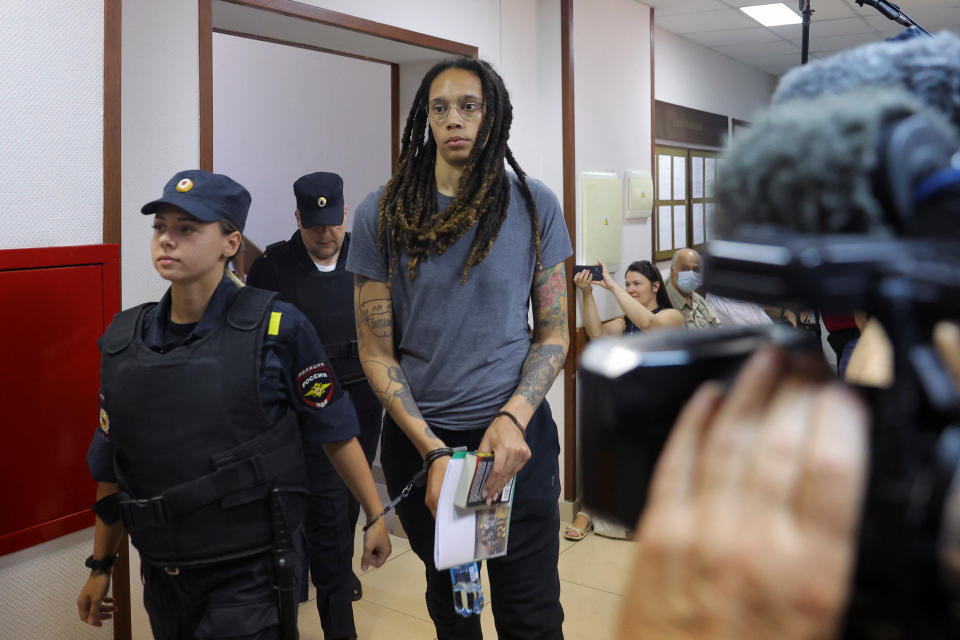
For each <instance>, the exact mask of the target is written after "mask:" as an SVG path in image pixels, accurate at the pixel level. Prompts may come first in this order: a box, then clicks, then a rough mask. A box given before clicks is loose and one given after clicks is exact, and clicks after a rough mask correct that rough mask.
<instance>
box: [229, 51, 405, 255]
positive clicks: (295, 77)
mask: <svg viewBox="0 0 960 640" xmlns="http://www.w3.org/2000/svg"><path fill="white" fill-rule="evenodd" d="M213 123H214V125H213V165H214V170H215V171H216V172H218V173H225V174H227V175H229V176H230V177H231V178H233V179H235V180H237V181H238V182H239V183H240V184H242V185H243V186H244V187H246V188H247V190H249V191H250V194H251V195H252V196H253V202H252V204H251V206H250V214H249V217H248V218H247V226H246V229H245V231H244V235H246V236H247V237H248V238H250V239H251V240H252V241H253V242H254V243H255V244H257V245H258V246H259V247H260V248H261V249H263V248H264V247H266V246H267V245H268V244H270V243H271V242H276V241H278V240H286V239H287V238H288V237H290V234H291V233H293V231H294V230H295V229H296V220H295V219H294V217H293V212H294V209H296V200H295V199H294V196H293V182H294V180H296V179H297V178H299V177H300V176H302V175H304V174H307V173H311V172H314V171H332V172H334V173H338V174H340V176H341V177H342V178H343V183H344V184H343V192H344V200H345V202H346V205H347V209H348V211H351V212H352V211H353V210H354V209H355V208H356V206H357V205H358V204H359V203H360V200H362V199H363V198H364V196H366V195H367V193H369V192H370V191H372V190H374V189H376V188H377V187H378V186H380V185H382V184H384V183H385V182H386V181H387V180H388V179H389V177H390V135H391V129H390V67H389V66H387V65H385V64H380V63H376V62H367V61H364V60H357V59H355V58H347V57H344V56H338V55H333V54H328V53H321V52H318V51H311V50H309V49H301V48H297V47H291V46H285V45H279V44H272V43H269V42H261V41H259V40H251V39H249V38H240V37H237V36H229V35H222V34H219V33H215V34H213ZM352 227H353V219H352V217H351V216H350V215H349V214H348V217H347V228H348V229H350V228H352Z"/></svg>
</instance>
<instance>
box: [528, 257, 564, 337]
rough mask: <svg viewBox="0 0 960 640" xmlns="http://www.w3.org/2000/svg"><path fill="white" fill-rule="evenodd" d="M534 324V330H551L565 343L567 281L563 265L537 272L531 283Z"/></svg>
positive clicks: (559, 264) (558, 264)
mask: <svg viewBox="0 0 960 640" xmlns="http://www.w3.org/2000/svg"><path fill="white" fill-rule="evenodd" d="M533 301H534V322H535V326H536V329H541V330H542V329H546V330H553V331H556V332H557V333H559V334H560V336H561V337H562V339H563V341H564V342H565V343H566V342H567V341H568V340H569V336H568V335H567V280H566V277H565V275H564V270H563V263H562V262H560V263H557V264H555V265H554V266H552V267H550V268H548V269H544V270H542V271H538V272H537V274H536V275H535V280H534V283H533Z"/></svg>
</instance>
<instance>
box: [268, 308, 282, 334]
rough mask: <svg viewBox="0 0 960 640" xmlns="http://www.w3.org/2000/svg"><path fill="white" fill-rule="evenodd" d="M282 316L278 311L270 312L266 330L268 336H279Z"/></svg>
mask: <svg viewBox="0 0 960 640" xmlns="http://www.w3.org/2000/svg"><path fill="white" fill-rule="evenodd" d="M282 315H283V314H282V313H280V312H279V311H272V312H271V313H270V326H269V327H268V328H267V335H268V336H278V335H280V316H282Z"/></svg>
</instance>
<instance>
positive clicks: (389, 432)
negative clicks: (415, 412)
mask: <svg viewBox="0 0 960 640" xmlns="http://www.w3.org/2000/svg"><path fill="white" fill-rule="evenodd" d="M433 432H434V433H436V434H437V436H438V437H440V438H441V439H442V440H443V441H444V442H446V443H447V444H448V445H449V446H451V447H457V446H461V445H466V446H467V448H468V449H471V450H474V449H476V448H477V446H478V445H479V444H480V440H481V439H482V438H483V433H484V430H483V429H477V430H472V431H450V430H447V429H438V428H433ZM381 437H382V442H381V447H382V448H381V454H380V459H381V462H382V463H383V471H384V474H385V475H386V480H387V489H388V491H389V492H390V496H391V497H394V496H396V495H398V494H399V493H400V491H402V490H403V487H404V486H405V485H406V483H407V482H408V481H409V480H410V478H411V477H412V476H413V474H414V473H416V472H417V471H418V470H419V469H420V468H421V466H422V465H423V460H422V459H421V457H420V454H419V453H418V452H417V450H416V448H414V446H413V445H412V444H411V443H410V440H409V439H407V437H406V435H405V434H404V433H403V431H401V430H400V428H399V427H398V426H397V425H396V423H394V422H393V420H392V419H391V418H390V417H389V415H387V416H385V417H384V425H383V435H382V436H381ZM527 443H528V444H529V445H530V450H531V452H532V454H533V455H532V457H531V458H530V460H529V461H527V464H526V465H524V467H523V469H521V470H520V473H519V474H518V475H517V480H516V493H515V494H514V499H513V513H512V516H511V520H510V538H509V541H508V551H507V555H506V556H504V557H501V558H495V559H493V560H490V561H489V562H488V564H487V572H488V574H489V576H490V591H491V593H489V594H487V597H488V601H489V602H490V603H491V606H492V607H493V617H494V621H495V623H496V627H497V635H498V637H499V638H500V639H501V640H514V639H516V640H520V639H523V640H531V639H534V638H537V639H544V640H546V639H550V640H554V639H558V638H563V632H562V630H561V626H562V624H563V609H562V608H561V607H560V576H559V574H558V573H557V557H558V554H559V546H560V544H559V536H558V533H557V532H558V531H559V528H560V514H559V511H558V509H557V500H558V499H559V497H560V479H559V464H558V459H557V458H558V455H559V453H560V444H559V441H558V439H557V425H556V423H555V422H554V421H553V417H552V416H551V414H550V408H549V406H547V403H546V402H544V403H543V404H541V405H540V408H539V409H537V412H536V413H535V414H534V416H533V419H531V420H530V424H529V425H527ZM424 496H425V493H424V489H423V488H416V489H414V490H413V491H412V492H411V493H410V495H409V497H408V498H407V499H406V500H404V501H403V502H401V503H400V504H399V505H398V507H397V515H398V516H399V517H400V522H401V523H402V524H403V528H404V529H405V530H406V532H407V536H408V537H409V540H410V546H411V547H412V548H413V550H414V552H416V554H417V555H418V556H420V559H421V560H422V561H423V563H424V565H425V567H426V576H427V592H426V600H427V610H428V611H429V612H430V617H431V618H432V619H433V623H434V624H435V625H436V628H437V636H438V639H439V640H473V639H478V638H482V637H483V635H482V633H481V631H480V617H479V616H471V617H469V618H463V617H461V616H459V615H458V614H457V613H456V612H455V611H454V608H453V590H452V584H451V581H450V572H449V571H447V570H444V571H437V570H436V568H435V567H434V564H433V535H434V519H433V516H432V515H431V514H430V511H429V509H427V507H426V505H425V504H424Z"/></svg>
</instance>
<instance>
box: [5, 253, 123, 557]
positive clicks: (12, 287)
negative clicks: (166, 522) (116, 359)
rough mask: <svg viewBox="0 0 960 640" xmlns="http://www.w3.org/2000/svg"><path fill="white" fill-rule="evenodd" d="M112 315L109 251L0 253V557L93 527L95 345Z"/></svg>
mask: <svg viewBox="0 0 960 640" xmlns="http://www.w3.org/2000/svg"><path fill="white" fill-rule="evenodd" d="M118 310H119V250H118V248H117V247H116V246H115V245H98V246H93V247H64V248H56V249H29V250H14V251H0V335H3V336H4V344H3V346H2V347H0V349H2V362H0V407H2V408H3V414H4V419H3V432H2V433H3V443H4V446H3V448H2V450H0V451H2V453H0V460H2V464H0V487H2V488H3V489H2V491H0V555H2V554H5V553H10V552H12V551H16V550H18V549H22V548H24V547H27V546H31V545H34V544H37V543H39V542H42V541H45V540H49V539H52V538H55V537H58V536H61V535H64V534H66V533H69V532H71V531H75V530H77V529H81V528H83V527H87V526H90V525H91V524H92V523H93V515H92V513H91V511H90V505H91V503H92V502H93V500H94V482H93V480H92V479H91V478H90V474H89V473H88V471H87V466H86V451H87V446H88V444H89V443H90V438H91V436H92V435H93V433H94V429H95V428H96V425H97V413H98V407H97V390H98V387H99V377H100V376H99V374H100V354H99V351H98V349H97V344H96V343H97V339H98V338H99V337H100V336H101V335H102V334H103V332H104V330H105V329H106V326H107V324H108V323H109V321H110V319H111V318H112V316H113V314H114V313H115V312H116V311H118Z"/></svg>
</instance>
